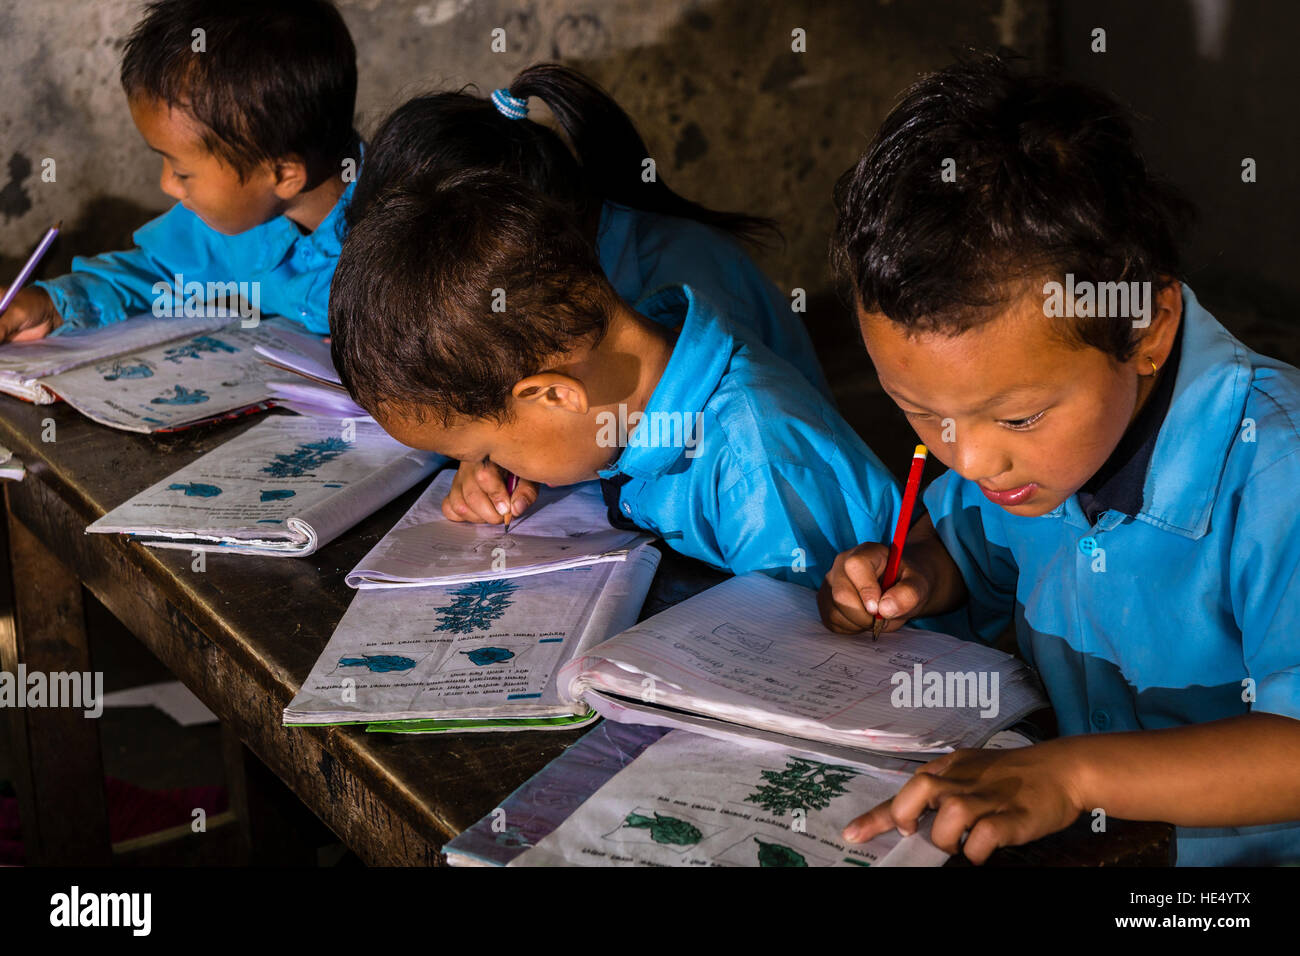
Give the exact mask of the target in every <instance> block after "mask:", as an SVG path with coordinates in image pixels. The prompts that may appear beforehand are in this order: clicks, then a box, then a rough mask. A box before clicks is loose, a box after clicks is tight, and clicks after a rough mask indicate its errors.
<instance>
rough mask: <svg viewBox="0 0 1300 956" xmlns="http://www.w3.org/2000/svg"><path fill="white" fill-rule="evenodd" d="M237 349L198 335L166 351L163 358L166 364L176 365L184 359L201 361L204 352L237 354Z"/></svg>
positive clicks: (218, 340) (209, 337)
mask: <svg viewBox="0 0 1300 956" xmlns="http://www.w3.org/2000/svg"><path fill="white" fill-rule="evenodd" d="M238 351H239V349H237V348H235V347H234V346H233V345H227V344H226V343H225V342H223V341H221V339H215V338H213V337H212V336H210V335H200V336H198V337H197V338H194V339H191V340H190V341H188V342H186V343H185V344H184V345H177V346H175V347H174V348H170V349H167V350H166V351H165V352H163V358H164V359H165V360H166V361H168V362H175V363H177V364H178V365H179V364H180V362H181V361H182V360H184V359H187V358H189V359H201V358H203V353H205V352H232V353H233V352H238Z"/></svg>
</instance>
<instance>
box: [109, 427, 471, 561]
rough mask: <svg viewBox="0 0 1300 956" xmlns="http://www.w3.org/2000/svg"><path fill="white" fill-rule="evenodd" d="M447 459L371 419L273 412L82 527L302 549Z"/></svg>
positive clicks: (199, 542)
mask: <svg viewBox="0 0 1300 956" xmlns="http://www.w3.org/2000/svg"><path fill="white" fill-rule="evenodd" d="M446 462H447V459H445V458H442V457H440V456H438V455H434V454H431V453H429V452H420V451H415V450H414V449H412V448H408V447H406V446H405V445H402V444H400V443H399V442H397V441H395V440H394V439H392V438H390V437H389V436H388V435H387V434H385V433H384V431H383V430H382V429H381V428H380V427H379V426H378V425H367V424H363V423H354V424H352V425H350V426H344V427H343V428H340V425H339V423H338V422H327V421H322V420H318V419H313V418H299V417H297V416H293V415H272V416H270V417H268V418H267V419H266V420H265V421H261V422H258V423H257V424H256V425H254V426H253V427H252V428H250V429H248V430H247V431H245V432H244V433H243V434H241V435H239V436H237V437H235V438H232V439H231V440H230V441H228V442H225V443H224V444H222V445H221V446H219V447H217V448H214V449H213V450H212V451H210V452H208V453H207V454H206V455H204V456H203V457H202V458H199V459H198V460H197V461H194V462H192V463H191V464H189V465H186V466H185V467H184V468H182V469H180V470H179V471H177V472H175V473H174V474H172V475H170V476H169V477H167V478H164V479H163V480H162V481H160V482H158V483H157V484H156V485H154V486H152V487H151V488H146V489H145V490H144V491H142V492H140V493H139V494H138V495H136V496H135V497H133V498H131V499H130V500H129V501H127V502H126V503H125V504H122V505H119V506H118V507H116V508H114V509H113V510H112V511H110V512H109V513H108V514H106V515H104V517H102V518H100V519H99V520H98V521H95V522H94V523H93V524H91V525H90V527H88V528H87V529H86V531H87V532H90V533H102V534H129V535H132V536H134V537H135V538H136V539H138V540H139V541H141V542H143V543H144V544H147V545H151V546H153V547H158V548H180V549H183V550H187V551H219V552H228V553H232V554H259V555H289V556H295V557H301V556H303V555H308V554H311V553H312V552H314V551H315V550H316V549H317V548H319V547H321V546H322V545H324V544H327V543H328V542H330V541H332V540H333V539H334V538H336V537H338V536H339V535H340V534H342V533H343V532H344V531H346V530H347V529H348V528H350V527H352V525H354V524H356V523H357V522H358V521H360V520H361V519H362V518H364V517H366V516H367V515H369V514H370V513H371V512H374V511H377V510H378V509H379V508H381V507H383V506H384V505H386V504H387V503H388V502H390V501H392V500H393V499H394V498H396V497H397V496H398V495H400V494H402V493H403V492H404V491H406V490H407V489H409V488H411V487H412V486H413V485H414V484H415V483H416V482H418V481H420V480H421V479H422V478H426V477H428V476H429V475H431V474H433V472H434V471H436V470H437V469H438V468H440V467H441V466H442V465H444V464H446Z"/></svg>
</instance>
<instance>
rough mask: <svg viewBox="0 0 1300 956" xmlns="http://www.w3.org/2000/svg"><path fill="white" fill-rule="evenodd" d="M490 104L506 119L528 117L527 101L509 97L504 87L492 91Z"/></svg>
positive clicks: (508, 92)
mask: <svg viewBox="0 0 1300 956" xmlns="http://www.w3.org/2000/svg"><path fill="white" fill-rule="evenodd" d="M492 103H493V104H494V105H495V106H496V108H497V110H498V111H499V112H500V113H501V115H502V116H504V117H505V118H506V119H514V120H518V119H523V118H524V117H525V116H527V115H528V100H526V99H523V100H521V99H520V98H519V97H517V96H511V95H510V91H509V90H508V89H506V88H505V87H502V88H501V89H499V90H493V91H492Z"/></svg>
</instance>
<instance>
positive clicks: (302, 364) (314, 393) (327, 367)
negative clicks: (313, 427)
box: [257, 340, 374, 422]
mask: <svg viewBox="0 0 1300 956" xmlns="http://www.w3.org/2000/svg"><path fill="white" fill-rule="evenodd" d="M257 351H258V353H259V354H260V355H261V356H262V359H263V361H265V362H267V363H268V364H269V365H271V366H272V367H273V368H275V369H278V370H280V371H287V372H292V373H294V376H293V378H292V379H289V380H288V381H281V380H280V379H272V380H270V381H268V382H267V383H266V384H267V388H268V389H269V390H270V392H271V397H272V398H273V399H274V400H275V403H276V404H277V405H281V406H283V407H284V408H288V409H291V410H293V411H295V412H297V413H298V414H300V415H311V416H313V417H316V418H335V419H340V418H351V419H353V420H354V421H366V422H373V421H374V418H372V417H371V416H370V414H369V413H368V412H366V410H365V409H363V408H362V407H361V406H360V405H358V404H357V403H356V402H354V401H352V398H351V397H350V396H349V395H348V393H347V390H346V389H344V387H343V383H342V382H341V381H340V380H339V374H338V372H336V371H335V370H334V362H333V359H332V358H331V357H330V347H329V345H328V344H327V343H326V342H323V341H320V340H313V341H312V342H311V343H310V344H309V345H308V347H306V348H304V349H302V350H301V352H300V353H299V352H293V351H288V350H285V349H277V348H274V347H273V346H269V345H259V346H258V347H257Z"/></svg>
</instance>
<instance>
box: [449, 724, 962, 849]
mask: <svg viewBox="0 0 1300 956" xmlns="http://www.w3.org/2000/svg"><path fill="white" fill-rule="evenodd" d="M647 729H648V728H637V730H639V731H642V732H644V731H645V730H647ZM598 730H599V729H598ZM597 733H598V731H593V732H592V733H590V734H588V735H587V736H586V737H584V738H583V740H582V741H580V742H579V743H578V744H576V745H575V746H574V747H572V748H570V750H568V751H566V752H565V753H564V754H563V755H562V756H560V757H559V758H557V759H556V760H555V761H553V762H552V764H551V765H550V766H548V767H547V768H546V770H544V771H543V772H542V774H538V776H537V778H534V779H540V778H541V777H542V776H543V774H547V773H548V772H549V774H550V777H549V781H548V783H549V785H546V784H543V785H542V786H540V787H535V788H533V790H532V791H531V793H530V794H529V796H530V797H531V800H530V801H529V802H531V803H533V804H534V805H536V806H537V807H538V808H539V809H540V808H541V807H547V809H545V810H542V812H541V814H540V815H541V818H542V821H543V824H542V825H541V826H538V824H537V822H536V821H535V819H534V814H533V813H531V812H530V810H531V809H532V808H531V807H529V806H528V802H525V801H521V800H516V797H517V796H518V795H519V793H520V792H519V791H516V794H513V795H512V796H511V798H510V799H508V800H506V801H505V803H504V804H503V806H502V808H501V812H499V813H497V814H495V816H496V817H497V818H498V819H499V820H500V824H501V825H498V826H497V827H496V828H495V829H496V830H497V831H498V832H497V833H496V834H492V836H494V837H496V839H495V840H492V841H489V840H488V839H486V837H487V836H488V834H486V833H485V832H484V830H483V826H482V824H476V825H475V826H474V827H473V828H471V830H469V831H466V833H465V834H462V835H461V836H459V837H457V838H456V839H455V840H453V841H451V843H449V844H448V846H447V848H446V853H447V859H448V861H449V862H451V863H453V864H457V865H475V864H478V865H501V864H502V863H504V864H505V865H507V866H760V867H762V866H771V867H777V866H789V867H811V866H939V865H941V864H942V863H944V862H945V861H946V860H947V859H948V854H947V853H945V852H943V851H942V850H940V849H938V848H937V847H935V846H934V844H932V843H931V842H930V841H929V821H928V820H925V821H923V823H922V826H921V828H920V829H919V830H918V832H916V833H914V834H912V835H911V836H908V837H904V836H902V835H901V834H899V833H898V831H897V830H890V831H888V832H886V833H882V834H880V835H879V836H877V837H875V838H874V839H872V840H870V841H868V842H867V843H863V844H852V843H847V842H845V840H844V839H843V837H842V836H841V831H842V830H843V829H844V827H845V826H846V825H847V824H848V822H849V821H850V820H852V819H853V818H854V817H856V816H858V815H859V814H861V813H865V812H866V811H867V810H870V809H871V808H872V807H874V806H876V805H877V804H878V803H881V802H883V801H885V800H888V799H889V798H890V797H892V796H893V795H894V794H895V793H897V792H898V791H899V789H900V788H901V787H902V786H903V784H904V783H905V782H906V781H907V779H908V777H909V776H910V775H911V773H910V768H909V769H907V770H885V769H881V768H879V767H875V766H872V765H869V764H866V763H855V762H848V761H833V762H827V761H826V760H824V759H823V758H821V757H820V756H819V755H817V754H813V753H808V752H806V751H801V750H798V749H794V748H789V747H780V746H776V745H773V744H755V743H753V742H742V741H736V740H718V739H714V738H712V737H704V736H700V735H698V734H692V733H687V732H686V731H682V730H674V731H671V732H669V733H668V734H666V735H664V736H663V737H660V738H659V739H657V740H654V741H653V742H651V743H649V745H648V746H645V747H644V748H643V749H640V750H639V752H638V753H637V755H636V756H635V758H634V759H632V760H631V762H626V761H624V762H625V763H626V765H625V766H621V768H620V767H619V766H615V767H614V768H613V772H612V773H611V772H610V771H608V770H605V771H604V772H601V769H600V768H601V763H602V761H601V756H602V750H603V751H608V750H609V749H610V748H609V747H608V746H607V745H606V746H605V747H603V748H602V747H600V746H599V743H597V746H595V747H592V748H591V750H592V751H593V752H592V753H591V754H590V755H588V754H585V753H583V754H580V753H575V751H578V750H579V748H583V747H584V744H586V742H587V739H588V738H594V739H595V740H596V741H597V742H598V741H599V738H598V737H597ZM607 736H608V735H607ZM584 749H586V748H584ZM593 757H594V758H595V759H592V758H593ZM592 765H595V768H597V769H596V771H595V772H593V769H592ZM552 768H556V769H554V770H553V769H552ZM570 780H572V781H573V784H575V785H570ZM530 784H531V781H530ZM528 786H529V785H528V784H526V785H525V788H526V787H528ZM584 787H585V788H586V789H587V793H586V799H583V800H582V801H581V802H580V803H578V802H575V801H574V800H572V799H570V798H569V792H570V791H572V790H581V789H583V788H584ZM522 789H524V788H521V790H522ZM548 805H549V806H548ZM549 807H559V808H560V809H559V812H558V813H557V812H556V811H555V810H552V809H549ZM556 816H559V817H560V818H561V819H560V822H558V824H556V823H554V822H552V821H554V818H555V817H556ZM512 828H513V829H512ZM539 831H540V832H539ZM501 837H505V838H506V839H505V840H504V841H502V840H501ZM502 843H507V844H510V843H513V844H514V846H515V847H517V849H515V850H514V851H513V852H502V851H501V850H500V849H498V846H500V845H501V844H502ZM494 844H496V845H494Z"/></svg>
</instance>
